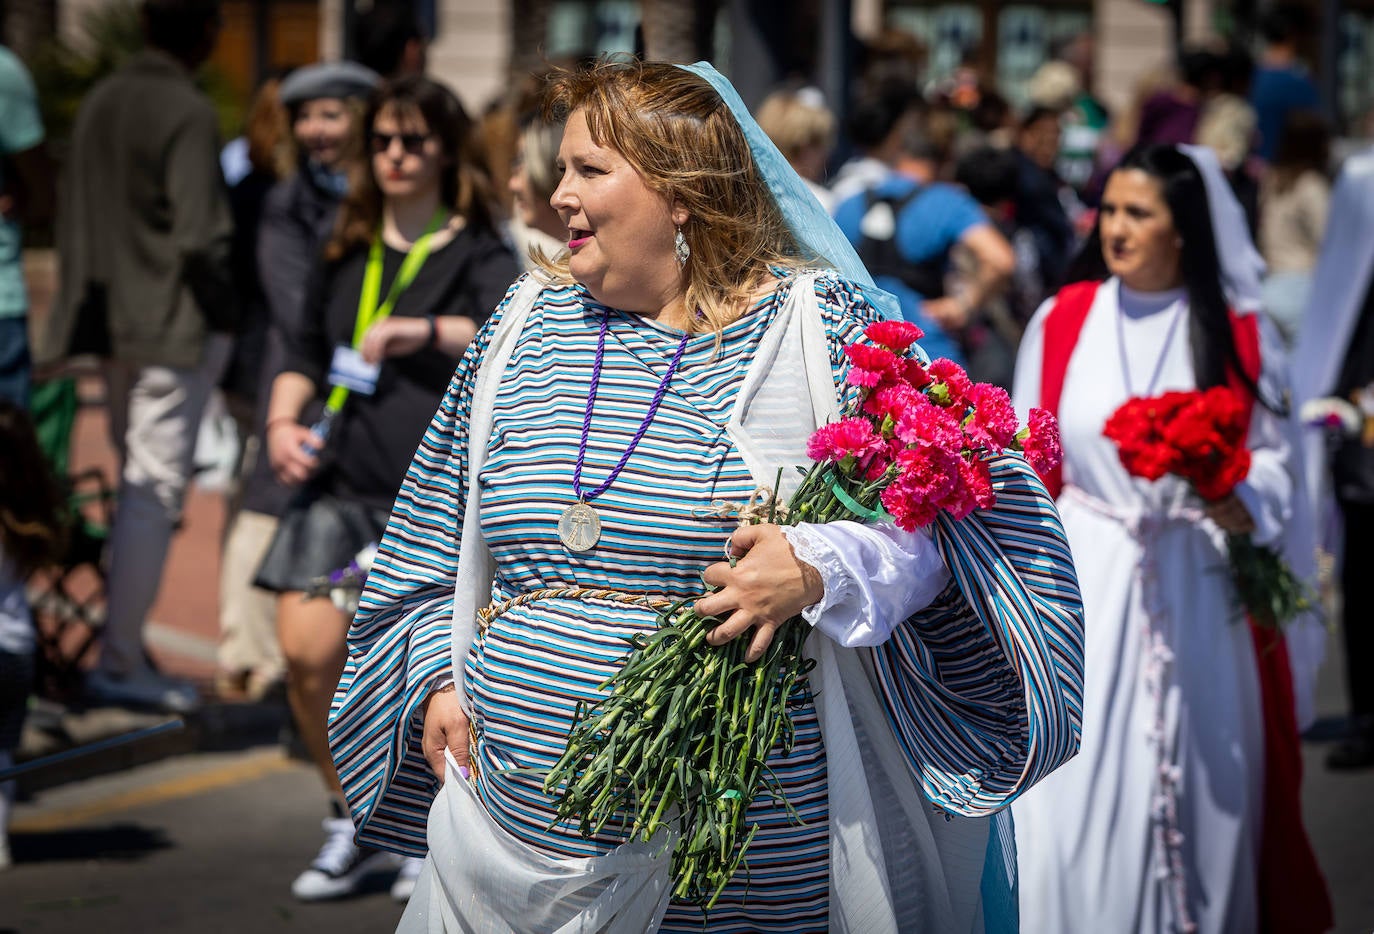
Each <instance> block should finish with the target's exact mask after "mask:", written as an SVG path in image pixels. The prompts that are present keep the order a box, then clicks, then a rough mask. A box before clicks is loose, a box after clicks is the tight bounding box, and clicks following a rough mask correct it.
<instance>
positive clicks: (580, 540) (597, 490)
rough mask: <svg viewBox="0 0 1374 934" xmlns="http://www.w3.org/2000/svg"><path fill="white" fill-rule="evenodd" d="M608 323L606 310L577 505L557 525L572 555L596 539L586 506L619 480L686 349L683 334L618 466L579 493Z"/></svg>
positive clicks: (596, 523) (585, 422)
mask: <svg viewBox="0 0 1374 934" xmlns="http://www.w3.org/2000/svg"><path fill="white" fill-rule="evenodd" d="M610 321H611V311H610V309H609V308H606V309H603V311H602V313H601V332H600V334H598V335H597V339H596V361H595V362H594V363H593V364H592V382H591V386H590V387H589V388H588V390H587V408H586V411H585V412H584V413H583V415H582V440H581V443H579V444H578V446H577V466H576V467H575V468H574V469H573V481H572V482H573V494H574V495H575V496H576V497H577V502H576V503H574V504H573V505H571V506H569V507H568V508H567V509H566V510H564V512H563V515H562V517H561V518H560V519H559V522H558V533H559V538H561V539H562V540H563V544H564V545H566V546H567V547H568V548H569V549H571V550H572V551H587V550H589V549H590V548H591V547H592V546H593V545H595V544H596V541H597V539H598V538H600V535H601V522H600V519H599V518H598V517H597V516H596V513H595V512H594V511H593V510H592V508H591V507H590V506H588V505H587V503H588V501H590V500H593V499H596V498H597V497H598V496H600V495H601V494H602V493H604V492H606V489H607V488H608V487H609V486H610V485H611V484H612V483H614V482H615V478H616V477H618V476H620V471H621V470H623V469H624V467H625V464H626V463H627V462H628V461H629V460H630V455H631V454H633V453H634V452H635V448H637V447H638V446H639V441H640V439H641V438H643V437H644V434H645V432H647V431H648V430H649V425H650V423H652V422H653V420H654V416H655V415H656V414H658V407H659V405H660V404H661V403H662V402H663V397H664V396H665V395H666V394H667V392H668V384H669V383H670V382H671V381H672V379H673V374H674V373H676V372H677V367H678V364H679V363H681V362H682V354H683V352H684V351H685V350H686V349H687V339H688V338H689V337H691V334H690V333H684V334H683V335H682V340H680V341H678V345H677V352H676V353H674V354H673V361H672V363H670V364H668V371H667V372H666V373H664V374H663V378H662V379H661V380H659V382H658V389H657V390H655V391H654V398H653V401H652V402H650V403H649V411H648V412H646V413H645V414H644V418H643V420H642V421H641V422H640V423H639V429H638V430H637V431H636V432H635V434H634V437H633V438H631V439H630V443H629V444H628V445H627V446H626V447H625V451H624V453H622V454H621V455H620V460H619V462H617V463H616V465H615V466H614V467H612V468H611V472H610V473H609V474H608V475H607V476H606V479H605V480H602V481H601V482H600V483H599V484H597V485H596V487H594V488H593V489H591V490H583V488H582V465H583V463H584V462H585V460H586V457H587V437H588V435H589V434H590V433H591V426H592V408H593V406H594V405H595V404H596V392H597V389H598V387H599V386H600V385H601V364H602V361H603V360H604V359H605V356H606V331H607V329H608V327H609V326H610Z"/></svg>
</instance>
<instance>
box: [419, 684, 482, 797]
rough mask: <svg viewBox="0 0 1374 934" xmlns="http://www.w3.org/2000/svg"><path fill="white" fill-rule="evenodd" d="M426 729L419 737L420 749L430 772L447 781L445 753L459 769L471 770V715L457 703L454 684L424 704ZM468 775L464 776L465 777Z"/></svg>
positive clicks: (436, 693) (432, 695) (433, 695)
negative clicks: (446, 751) (451, 755)
mask: <svg viewBox="0 0 1374 934" xmlns="http://www.w3.org/2000/svg"><path fill="white" fill-rule="evenodd" d="M421 716H423V718H424V729H423V731H422V732H421V734H420V748H421V749H422V750H423V751H424V755H425V761H426V762H428V763H429V770H430V771H431V772H433V773H434V774H435V776H436V777H437V778H438V779H439V780H440V781H443V780H444V750H445V749H447V750H448V751H449V752H451V753H452V754H453V761H455V762H457V763H458V767H459V768H460V769H470V768H471V767H472V754H471V753H470V752H469V750H468V742H469V735H468V715H467V714H466V713H464V712H463V705H462V704H461V703H459V701H458V692H457V690H455V689H454V686H453V685H452V684H449V685H447V686H445V687H442V688H439V690H437V691H435V692H434V693H433V694H430V695H429V698H428V699H427V700H426V701H425V707H424V712H423V713H422V714H421ZM466 777H467V776H464V778H466Z"/></svg>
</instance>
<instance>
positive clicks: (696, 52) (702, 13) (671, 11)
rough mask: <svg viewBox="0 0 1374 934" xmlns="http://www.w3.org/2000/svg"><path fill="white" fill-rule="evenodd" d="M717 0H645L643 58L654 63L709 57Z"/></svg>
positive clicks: (688, 60) (643, 10) (643, 9)
mask: <svg viewBox="0 0 1374 934" xmlns="http://www.w3.org/2000/svg"><path fill="white" fill-rule="evenodd" d="M717 5H718V3H717V0H643V3H642V5H641V11H642V13H641V15H642V17H643V23H644V57H645V58H646V59H648V60H649V61H652V62H694V61H697V60H698V59H704V58H710V57H711V54H712V49H711V44H712V43H711V37H712V34H713V33H714V31H715V22H716V8H717Z"/></svg>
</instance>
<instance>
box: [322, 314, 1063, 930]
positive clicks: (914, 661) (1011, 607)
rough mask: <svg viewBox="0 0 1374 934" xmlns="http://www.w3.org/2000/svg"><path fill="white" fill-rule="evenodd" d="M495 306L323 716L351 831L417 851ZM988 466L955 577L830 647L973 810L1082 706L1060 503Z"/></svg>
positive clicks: (946, 796) (1000, 800)
mask: <svg viewBox="0 0 1374 934" xmlns="http://www.w3.org/2000/svg"><path fill="white" fill-rule="evenodd" d="M818 288H819V287H818ZM512 294H514V290H513V291H512ZM509 300H510V296H509V295H508V297H507V302H509ZM504 308H505V303H503V306H502V309H498V313H497V314H496V315H495V316H493V319H492V320H491V322H489V323H488V325H487V327H486V329H484V331H483V333H482V334H481V335H479V337H478V339H477V340H476V341H475V342H474V344H473V346H472V348H470V350H469V352H468V354H467V355H466V356H465V358H464V360H463V362H462V363H461V364H460V366H459V368H458V371H457V373H456V374H455V376H454V379H453V382H452V384H451V386H450V388H449V392H448V394H447V395H446V397H445V398H444V400H443V403H442V404H441V406H440V408H439V411H438V413H437V414H436V416H435V418H434V421H433V422H432V424H431V425H430V428H429V429H428V431H427V432H426V433H425V436H424V439H423V440H422V442H421V445H420V447H419V450H418V451H417V452H416V457H415V460H414V462H413V463H412V465H411V468H410V471H409V473H408V474H407V477H406V480H405V483H404V485H403V487H402V489H401V492H400V495H399V497H398V499H397V501H396V505H395V508H394V510H393V514H392V518H391V522H390V523H389V525H388V528H387V532H386V535H385V538H384V540H383V542H382V546H381V549H380V552H379V554H378V557H377V560H376V563H375V564H374V566H373V569H372V572H371V574H370V576H369V579H368V586H367V590H366V592H365V594H364V595H363V598H362V602H361V604H360V606H359V610H358V613H357V616H356V617H355V619H354V623H353V626H352V630H351V632H350V636H349V657H348V661H347V665H346V668H345V672H344V675H343V678H342V680H341V682H340V684H339V688H338V691H337V693H336V695H335V699H334V704H333V707H332V710H331V716H330V737H331V743H332V746H333V750H334V757H335V762H336V764H337V766H338V770H339V777H340V780H341V782H342V784H343V787H344V790H345V793H346V795H347V797H348V799H349V803H350V806H351V808H352V812H353V815H354V819H355V822H356V823H357V825H358V827H359V840H360V841H361V842H363V843H366V844H369V845H374V846H380V847H385V848H388V849H393V850H396V851H398V852H403V853H409V854H414V855H419V854H422V853H423V852H424V850H425V830H426V817H427V814H428V810H429V806H430V803H431V801H432V799H433V795H434V791H435V787H436V786H435V781H434V778H433V776H432V775H431V774H430V772H429V770H428V767H427V765H426V763H425V761H424V758H423V756H422V754H421V750H420V729H419V726H420V721H419V718H418V709H419V705H420V704H421V702H422V701H423V700H424V698H425V696H426V695H427V694H428V692H429V690H430V688H431V687H432V685H433V683H434V681H435V679H436V678H437V677H439V676H441V675H443V674H445V673H447V672H448V671H449V669H450V655H449V653H450V626H451V614H452V603H453V581H454V578H455V573H456V570H457V564H458V547H457V545H458V543H457V538H458V530H459V528H460V527H461V525H462V517H463V515H464V510H465V507H466V504H465V502H464V500H465V498H466V491H467V481H466V478H467V476H468V470H469V466H470V465H469V463H468V446H467V443H466V435H467V421H468V415H469V406H470V404H471V397H472V392H473V383H474V382H475V380H476V378H477V374H478V369H479V366H480V363H481V361H482V359H483V354H484V351H485V347H486V345H487V342H488V340H489V339H490V335H491V332H492V330H493V329H494V328H496V327H498V326H499V324H500V319H501V314H502V311H503V310H504ZM992 472H993V478H994V483H995V485H996V487H997V491H998V502H997V505H996V506H995V507H994V508H993V509H992V510H988V511H986V512H982V513H977V514H975V515H973V516H971V517H969V518H968V519H966V520H964V521H962V522H959V523H952V522H941V524H940V525H939V526H938V527H937V530H936V540H937V544H938V546H939V548H940V550H941V554H942V556H943V557H944V559H945V562H946V564H947V566H948V567H949V568H950V570H951V573H952V577H953V580H952V581H951V584H950V585H949V587H948V588H947V589H946V590H945V592H944V593H943V594H942V595H941V597H940V598H938V599H937V600H936V601H935V602H934V603H933V604H932V605H931V606H930V607H928V608H927V609H925V610H924V611H922V612H921V613H919V614H917V615H916V616H914V617H913V618H912V619H911V620H909V621H908V622H907V623H906V624H905V625H904V626H900V627H898V629H897V630H896V632H895V633H894V635H893V637H892V638H891V640H889V642H887V643H886V644H884V645H883V646H880V647H879V648H877V649H871V650H870V649H861V650H841V651H843V652H846V653H850V652H852V653H854V654H855V655H856V656H861V657H862V659H863V665H864V666H865V667H866V669H867V670H869V671H871V672H872V673H873V678H874V679H875V680H876V683H877V685H878V688H879V693H880V694H881V699H882V702H883V705H884V707H885V719H886V721H887V724H888V726H889V727H890V729H891V731H892V734H893V735H894V736H895V738H896V741H897V745H898V746H899V747H900V749H901V750H902V754H903V757H904V759H905V761H906V765H907V768H908V769H909V774H910V776H911V778H912V779H913V780H914V781H915V783H916V784H917V785H918V786H919V787H920V789H921V790H922V792H923V793H924V794H925V796H926V797H927V798H928V799H929V800H930V801H931V802H933V803H934V804H936V805H938V806H939V807H940V808H943V809H944V810H945V811H947V812H949V813H950V814H953V815H960V816H963V817H973V818H978V817H987V816H988V815H991V814H993V813H996V812H998V811H1000V810H1001V809H1002V808H1005V807H1006V805H1008V804H1009V803H1010V802H1011V801H1012V800H1013V799H1014V798H1015V797H1016V796H1017V795H1018V794H1020V793H1021V792H1022V791H1024V790H1025V789H1026V788H1028V787H1030V785H1032V784H1033V783H1034V782H1035V781H1037V780H1038V779H1040V778H1041V777H1043V776H1044V775H1046V774H1048V773H1049V772H1050V771H1052V770H1053V769H1054V768H1056V767H1058V766H1059V765H1060V764H1062V763H1063V762H1064V761H1066V760H1067V759H1068V758H1070V757H1071V756H1072V755H1073V754H1074V753H1075V751H1076V750H1077V745H1078V738H1079V730H1080V722H1081V689H1082V657H1083V653H1082V636H1083V633H1082V606H1081V601H1080V598H1079V593H1078V587H1077V581H1076V579H1075V576H1074V572H1073V565H1072V561H1071V558H1070V555H1069V551H1068V546H1067V544H1066V541H1065V539H1064V534H1063V529H1062V527H1061V526H1060V523H1059V519H1058V514H1057V512H1056V511H1055V508H1054V505H1053V503H1052V501H1051V500H1050V498H1049V496H1048V494H1047V493H1046V491H1045V489H1044V487H1043V485H1042V484H1041V483H1040V480H1039V478H1038V477H1036V475H1035V474H1034V472H1033V471H1032V470H1031V469H1030V468H1029V467H1028V466H1027V465H1026V464H1025V462H1024V461H1023V460H1022V459H1020V458H1019V457H1016V456H1012V455H1005V456H1002V457H999V458H997V459H996V460H995V461H994V462H993V464H992ZM982 833H983V837H982V838H981V839H983V840H986V841H987V843H986V848H987V850H988V853H989V856H990V857H994V858H989V859H988V860H987V863H988V866H989V868H990V869H995V870H996V871H999V872H1001V873H1004V877H1003V878H1002V879H1001V880H1000V882H999V883H997V884H995V885H993V886H991V887H990V886H989V885H987V884H986V883H985V885H984V895H985V896H988V895H989V893H991V894H992V896H993V898H994V899H995V900H996V901H998V902H999V904H998V905H996V906H989V905H986V904H985V905H984V906H983V915H984V918H985V920H987V922H988V923H987V926H988V928H989V929H990V928H992V927H994V926H996V925H994V924H992V923H991V915H992V914H994V913H995V912H997V911H1000V915H998V917H999V918H1000V919H1001V921H1002V922H1003V923H1004V924H1005V923H1006V922H1008V921H1011V922H1012V923H1014V917H1015V907H1014V904H1015V902H1014V897H1013V896H1011V895H1010V894H1009V890H1010V888H1011V880H1012V876H1013V875H1014V865H1015V861H1014V857H1013V856H1011V855H1010V853H1009V851H1007V849H1006V848H1008V847H1009V846H1010V844H1009V843H1008V841H1009V837H1010V834H1009V832H1008V829H1007V828H1005V827H1002V828H998V830H997V831H996V832H994V833H992V834H989V833H988V832H987V830H986V829H984V830H983V831H982ZM999 847H1000V848H1002V849H1001V850H999ZM988 874H991V873H988ZM999 893H1000V895H999ZM985 901H986V898H985Z"/></svg>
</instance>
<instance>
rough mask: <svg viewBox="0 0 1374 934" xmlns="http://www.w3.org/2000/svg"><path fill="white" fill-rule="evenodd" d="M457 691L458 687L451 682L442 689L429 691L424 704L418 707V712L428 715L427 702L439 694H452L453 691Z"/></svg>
mask: <svg viewBox="0 0 1374 934" xmlns="http://www.w3.org/2000/svg"><path fill="white" fill-rule="evenodd" d="M457 690H458V685H457V684H456V683H455V682H453V681H450V682H448V683H447V684H445V685H444V686H443V687H437V688H435V689H434V690H432V691H430V692H429V694H428V695H427V696H426V697H425V700H424V703H423V704H421V705H420V711H421V712H422V713H428V712H429V702H430V701H432V700H434V698H435V697H437V696H438V695H440V694H452V693H453V692H454V691H457Z"/></svg>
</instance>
